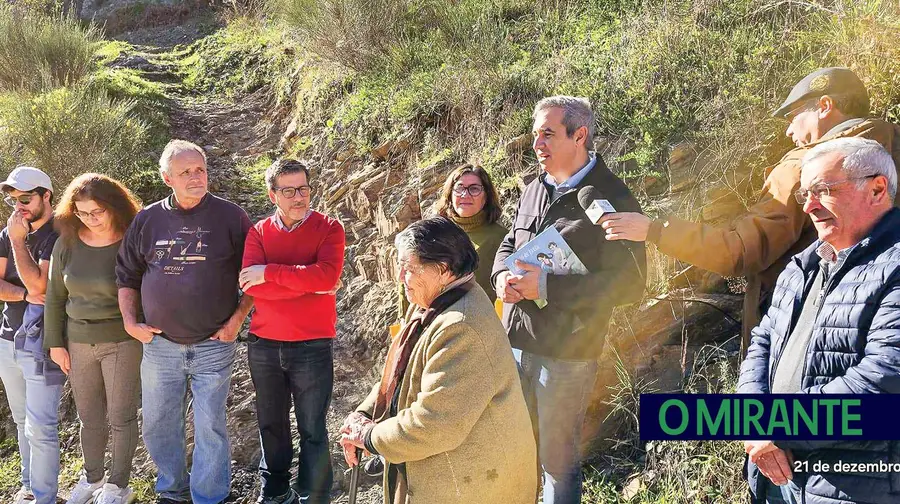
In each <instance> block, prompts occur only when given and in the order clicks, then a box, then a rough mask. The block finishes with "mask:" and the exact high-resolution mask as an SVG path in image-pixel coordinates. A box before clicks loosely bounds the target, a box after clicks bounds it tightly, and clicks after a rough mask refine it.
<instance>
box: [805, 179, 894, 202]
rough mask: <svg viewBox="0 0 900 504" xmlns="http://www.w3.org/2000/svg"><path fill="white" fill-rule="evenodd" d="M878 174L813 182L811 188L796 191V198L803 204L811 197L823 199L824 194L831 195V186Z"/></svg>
mask: <svg viewBox="0 0 900 504" xmlns="http://www.w3.org/2000/svg"><path fill="white" fill-rule="evenodd" d="M877 176H878V175H877V174H874V175H865V176H862V177H850V178H848V179H844V180H839V181H837V182H817V183H815V184H813V185H812V186H811V187H810V188H809V189H804V188H802V187H801V188H800V189H797V191H795V192H794V198H796V200H797V203H799V204H800V205H801V206H802V205H805V204H806V201H807V200H808V199H809V198H813V199H815V200H821V199H822V197H823V196H826V197H827V196H831V190H832V189H831V188H832V187H836V186H839V185H841V184H845V183H847V182H850V181H853V180H865V179H870V178H875V177H877Z"/></svg>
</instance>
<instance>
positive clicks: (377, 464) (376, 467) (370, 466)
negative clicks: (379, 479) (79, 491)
mask: <svg viewBox="0 0 900 504" xmlns="http://www.w3.org/2000/svg"><path fill="white" fill-rule="evenodd" d="M363 471H365V473H366V474H367V475H369V476H381V475H382V474H384V459H383V458H381V456H380V455H378V456H375V457H372V458H371V459H369V461H368V462H366V463H365V464H364V465H363Z"/></svg>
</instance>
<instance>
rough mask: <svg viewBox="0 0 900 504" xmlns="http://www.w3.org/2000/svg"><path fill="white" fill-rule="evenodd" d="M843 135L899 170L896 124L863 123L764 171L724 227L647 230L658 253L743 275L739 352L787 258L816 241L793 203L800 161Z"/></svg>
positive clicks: (682, 224) (675, 224)
mask: <svg viewBox="0 0 900 504" xmlns="http://www.w3.org/2000/svg"><path fill="white" fill-rule="evenodd" d="M843 137H863V138H870V139H873V140H877V141H879V142H881V144H882V145H884V146H885V147H886V148H887V149H888V150H889V151H891V154H892V156H893V158H894V162H895V163H896V164H897V166H898V167H900V126H896V125H893V124H890V123H887V122H884V121H882V120H880V119H867V120H865V121H864V122H862V123H861V124H859V125H857V126H855V127H852V128H850V129H847V130H845V131H842V132H840V133H838V134H836V135H832V136H829V137H826V138H825V139H822V140H820V141H818V142H814V143H811V144H809V145H805V146H803V147H797V148H795V149H793V150H791V151H790V152H788V153H787V154H785V155H784V157H783V158H781V161H779V162H778V163H777V164H776V165H774V166H772V167H770V168H768V169H767V170H766V181H765V184H764V185H763V188H762V191H761V192H760V196H759V200H758V201H757V202H756V204H755V205H753V206H752V207H750V209H749V210H748V211H747V213H746V214H744V215H742V216H740V217H738V218H737V219H735V220H734V221H732V222H731V224H730V225H729V226H727V227H715V226H711V225H708V224H701V223H697V222H689V221H686V220H684V219H680V218H678V217H674V216H669V217H667V218H666V219H665V222H663V223H662V224H661V226H660V224H659V223H654V227H655V229H654V227H651V232H650V239H651V241H653V243H655V244H656V246H657V247H658V248H659V250H660V252H662V253H664V254H666V255H668V256H671V257H675V258H677V259H680V260H682V261H685V262H688V263H690V264H693V265H695V266H698V267H700V268H703V269H705V270H709V271H712V272H715V273H718V274H720V275H723V276H746V277H747V294H746V296H745V297H744V314H743V324H742V326H743V327H742V330H741V333H742V336H743V342H744V344H743V346H742V348H746V347H747V343H748V342H749V336H750V330H752V329H753V328H754V327H756V325H758V324H759V321H760V318H761V316H760V304H761V303H762V302H763V300H766V299H767V298H768V296H769V293H771V290H772V288H773V287H774V285H775V280H776V279H777V278H778V275H779V274H780V273H781V272H782V271H783V270H784V267H785V265H786V264H787V262H788V260H789V259H790V258H791V256H793V255H794V254H797V253H798V252H800V251H801V250H803V249H805V248H806V247H808V246H809V245H810V244H811V243H812V242H813V241H815V240H816V236H817V235H816V230H815V228H814V227H813V225H812V221H811V220H810V219H809V218H808V217H807V216H806V214H804V213H803V208H802V207H801V206H800V205H799V204H797V201H796V200H795V199H794V191H796V190H797V189H798V188H799V187H800V161H801V160H802V159H803V156H804V155H805V154H806V153H807V152H808V151H809V149H811V148H812V147H814V146H815V145H818V144H819V143H822V142H825V141H827V140H831V139H834V138H843ZM898 202H900V199H898ZM656 233H658V237H657V236H656Z"/></svg>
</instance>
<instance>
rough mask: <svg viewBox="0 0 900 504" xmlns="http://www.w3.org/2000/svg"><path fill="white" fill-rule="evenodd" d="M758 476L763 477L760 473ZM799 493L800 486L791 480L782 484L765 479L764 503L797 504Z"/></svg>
mask: <svg viewBox="0 0 900 504" xmlns="http://www.w3.org/2000/svg"><path fill="white" fill-rule="evenodd" d="M759 477H760V478H765V476H763V475H762V474H760V475H759ZM799 495H800V487H798V486H797V484H796V483H794V482H793V481H788V482H787V485H782V486H778V485H776V484H774V483H772V482H771V481H766V504H797V503H798V502H800V497H799Z"/></svg>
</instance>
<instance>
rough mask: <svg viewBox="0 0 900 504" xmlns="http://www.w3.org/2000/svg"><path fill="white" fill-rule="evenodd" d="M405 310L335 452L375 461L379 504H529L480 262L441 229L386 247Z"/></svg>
mask: <svg viewBox="0 0 900 504" xmlns="http://www.w3.org/2000/svg"><path fill="white" fill-rule="evenodd" d="M394 245H395V246H396V247H397V269H398V270H399V271H400V279H401V281H402V282H403V284H404V285H405V286H406V293H407V296H408V297H409V301H410V303H412V307H411V309H410V310H409V313H408V315H407V316H406V318H405V319H404V321H403V327H402V328H401V330H400V333H399V334H398V335H397V337H395V338H393V339H392V340H391V344H390V348H388V352H387V357H386V359H385V364H384V368H383V370H382V375H381V380H380V381H379V382H377V383H375V385H374V387H373V388H372V390H371V392H370V393H369V396H368V397H367V398H366V399H365V400H364V401H363V402H362V404H360V406H359V407H358V408H357V409H356V411H354V412H353V413H351V414H350V415H348V416H347V418H346V419H345V420H344V424H343V426H342V427H341V430H340V432H341V434H342V436H341V441H340V442H341V447H342V448H343V450H344V457H345V460H346V461H347V463H348V464H349V465H351V466H355V465H357V464H358V463H359V458H358V456H357V451H356V450H357V449H365V450H366V451H368V452H369V453H371V454H374V455H380V456H382V457H383V458H384V460H385V461H386V466H385V469H384V476H383V482H384V484H383V486H382V489H383V495H384V502H385V503H386V504H410V503H417V504H418V503H428V504H447V503H451V502H453V503H466V504H471V503H485V504H488V503H489V504H534V502H535V497H536V496H537V483H538V482H537V453H536V448H535V440H534V434H533V432H532V427H531V419H530V417H529V416H528V407H527V406H526V405H525V396H524V395H523V394H522V387H521V385H520V384H519V375H518V372H517V371H516V363H515V360H514V359H513V352H512V348H510V344H509V338H508V337H507V336H506V331H504V329H503V325H502V324H501V323H500V320H499V319H498V318H497V316H496V314H495V313H494V310H493V309H492V308H493V307H492V306H491V302H490V300H489V299H488V297H487V294H486V293H485V291H484V290H483V289H481V288H479V287H478V285H477V284H476V283H475V281H474V276H475V275H474V273H475V271H476V267H477V264H478V262H479V261H480V259H479V258H478V255H477V254H476V252H475V248H474V247H473V246H472V241H471V240H470V239H469V238H468V237H467V236H466V234H465V233H464V232H463V231H462V230H461V229H460V228H459V226H456V225H454V224H453V223H452V222H450V220H449V219H447V218H445V217H432V218H430V219H424V220H420V221H418V222H414V223H412V224H410V225H409V227H407V228H406V229H405V230H403V231H402V232H400V233H399V234H398V235H397V237H396V239H395V240H394Z"/></svg>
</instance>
